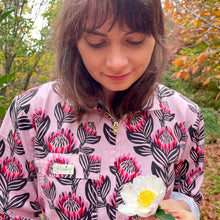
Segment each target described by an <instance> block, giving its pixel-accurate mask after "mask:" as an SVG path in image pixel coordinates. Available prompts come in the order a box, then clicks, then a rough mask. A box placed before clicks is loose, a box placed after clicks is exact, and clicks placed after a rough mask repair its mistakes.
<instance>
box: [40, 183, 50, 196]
mask: <svg viewBox="0 0 220 220" xmlns="http://www.w3.org/2000/svg"><path fill="white" fill-rule="evenodd" d="M41 188H42V190H43V192H44V195H45V196H46V197H47V198H48V199H50V194H49V191H47V189H45V188H44V186H41Z"/></svg>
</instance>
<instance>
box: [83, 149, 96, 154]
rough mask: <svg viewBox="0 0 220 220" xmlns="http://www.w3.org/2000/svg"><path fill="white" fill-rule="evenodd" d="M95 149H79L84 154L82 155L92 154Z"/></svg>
mask: <svg viewBox="0 0 220 220" xmlns="http://www.w3.org/2000/svg"><path fill="white" fill-rule="evenodd" d="M94 150H95V149H93V148H91V147H83V148H81V149H80V152H82V153H84V154H92V153H93V152H94Z"/></svg>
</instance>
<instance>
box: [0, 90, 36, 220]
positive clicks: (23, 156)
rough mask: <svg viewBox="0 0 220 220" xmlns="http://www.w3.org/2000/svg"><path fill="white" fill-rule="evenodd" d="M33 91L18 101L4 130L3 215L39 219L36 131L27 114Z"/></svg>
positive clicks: (0, 158) (0, 159)
mask: <svg viewBox="0 0 220 220" xmlns="http://www.w3.org/2000/svg"><path fill="white" fill-rule="evenodd" d="M31 97H33V94H32V92H30V93H27V94H24V95H23V96H19V97H17V98H15V99H14V101H13V102H12V104H11V106H10V108H9V110H8V111H7V114H6V116H5V118H4V121H3V123H2V126H1V128H0V216H4V219H23V218H25V219H37V218H36V217H35V214H36V213H37V212H38V211H39V210H40V206H39V203H38V201H37V187H36V172H35V171H36V170H35V166H34V150H33V149H34V148H33V147H34V144H33V140H31V138H32V137H34V129H33V127H32V123H31V120H30V118H29V116H28V115H27V112H28V111H29V109H30V105H29V104H27V103H28V101H29V100H30V99H31Z"/></svg>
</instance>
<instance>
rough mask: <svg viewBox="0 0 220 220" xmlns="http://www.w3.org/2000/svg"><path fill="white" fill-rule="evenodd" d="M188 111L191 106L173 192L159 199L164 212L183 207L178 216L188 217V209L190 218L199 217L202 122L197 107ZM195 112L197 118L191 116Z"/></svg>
mask: <svg viewBox="0 0 220 220" xmlns="http://www.w3.org/2000/svg"><path fill="white" fill-rule="evenodd" d="M190 111H191V109H189V112H187V115H189V117H188V118H189V119H188V121H187V124H188V125H189V126H188V128H187V130H186V141H185V145H184V149H183V151H182V154H181V155H180V160H179V161H178V163H177V164H176V165H175V183H174V192H173V193H172V195H171V199H170V200H167V201H166V200H164V201H162V204H161V207H162V208H164V209H166V210H167V211H168V209H170V210H173V211H177V210H179V211H181V210H183V212H180V213H179V215H180V216H183V217H181V218H179V219H190V217H189V216H188V215H190V214H188V215H187V213H186V212H185V211H187V212H189V211H190V212H191V213H192V214H193V216H191V218H192V219H195V217H196V219H198V220H199V219H200V215H199V205H200V202H201V200H202V198H203V196H202V194H201V192H200V187H201V184H202V181H203V177H204V142H205V141H204V121H203V117H202V113H201V112H200V109H198V110H197V111H196V109H195V108H194V112H193V113H192V112H190ZM195 112H196V114H195ZM194 115H196V117H193V116H194ZM192 121H193V124H192V123H191V122H192ZM190 123H191V125H190ZM169 206H170V208H169ZM184 210H185V211H184ZM170 212H171V211H170ZM172 214H174V213H172ZM175 214H177V213H175ZM184 216H185V217H184ZM186 216H188V217H186ZM177 219H178V218H177Z"/></svg>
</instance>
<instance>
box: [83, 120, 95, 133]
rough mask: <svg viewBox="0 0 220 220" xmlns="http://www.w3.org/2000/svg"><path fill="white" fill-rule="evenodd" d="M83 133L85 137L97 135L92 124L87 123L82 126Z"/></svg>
mask: <svg viewBox="0 0 220 220" xmlns="http://www.w3.org/2000/svg"><path fill="white" fill-rule="evenodd" d="M84 131H85V134H86V136H90V135H97V131H96V127H95V125H94V123H93V122H88V124H84Z"/></svg>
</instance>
